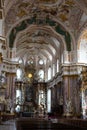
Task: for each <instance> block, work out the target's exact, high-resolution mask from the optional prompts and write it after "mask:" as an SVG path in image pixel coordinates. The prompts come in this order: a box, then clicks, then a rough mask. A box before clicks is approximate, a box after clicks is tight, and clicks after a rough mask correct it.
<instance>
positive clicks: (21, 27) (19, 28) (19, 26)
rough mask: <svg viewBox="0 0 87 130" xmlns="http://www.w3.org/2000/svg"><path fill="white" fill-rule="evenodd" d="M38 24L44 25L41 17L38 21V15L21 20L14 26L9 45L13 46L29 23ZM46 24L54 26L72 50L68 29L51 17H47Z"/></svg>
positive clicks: (69, 49) (67, 46)
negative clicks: (18, 35)
mask: <svg viewBox="0 0 87 130" xmlns="http://www.w3.org/2000/svg"><path fill="white" fill-rule="evenodd" d="M31 24H36V25H43V24H44V21H43V20H41V19H39V20H38V23H37V21H36V17H35V16H34V17H31V18H28V19H25V20H23V21H21V22H20V23H19V24H17V25H16V26H15V27H14V28H12V30H11V32H10V35H9V47H10V48H13V44H14V40H15V38H16V36H17V34H18V33H19V32H20V31H23V30H25V29H26V28H27V27H28V26H29V25H31ZM46 25H49V26H50V27H51V28H54V30H55V32H57V33H58V34H60V35H61V36H62V37H63V38H64V40H65V42H66V48H67V51H71V40H72V39H71V36H70V34H69V32H68V31H66V30H65V29H64V28H63V27H62V26H61V25H60V24H59V23H57V22H56V21H55V20H51V18H49V17H47V18H46Z"/></svg>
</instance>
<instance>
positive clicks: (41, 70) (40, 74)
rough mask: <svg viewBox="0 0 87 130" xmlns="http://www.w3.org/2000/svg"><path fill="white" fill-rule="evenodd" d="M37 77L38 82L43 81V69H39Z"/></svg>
mask: <svg viewBox="0 0 87 130" xmlns="http://www.w3.org/2000/svg"><path fill="white" fill-rule="evenodd" d="M39 76H40V80H41V81H42V80H44V70H43V69H40V70H39Z"/></svg>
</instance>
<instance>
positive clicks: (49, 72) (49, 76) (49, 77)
mask: <svg viewBox="0 0 87 130" xmlns="http://www.w3.org/2000/svg"><path fill="white" fill-rule="evenodd" d="M50 79H51V67H49V69H48V80H50Z"/></svg>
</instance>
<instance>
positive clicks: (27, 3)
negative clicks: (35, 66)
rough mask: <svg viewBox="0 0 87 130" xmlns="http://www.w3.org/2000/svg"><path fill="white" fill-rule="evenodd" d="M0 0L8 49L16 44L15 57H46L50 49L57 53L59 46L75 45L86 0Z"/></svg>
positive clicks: (86, 12) (86, 7)
mask: <svg viewBox="0 0 87 130" xmlns="http://www.w3.org/2000/svg"><path fill="white" fill-rule="evenodd" d="M3 3H4V28H5V31H4V35H5V36H6V38H7V39H8V40H7V45H8V46H9V47H10V48H11V49H12V48H14V47H18V49H16V51H17V54H18V55H17V56H18V57H20V56H23V54H26V55H27V56H28V55H38V56H40V55H42V56H43V57H45V58H49V56H51V57H53V56H54V52H55V55H59V52H60V51H59V50H60V49H61V53H62V52H63V51H64V50H67V51H71V50H73V49H75V48H76V43H75V40H76V38H77V36H78V35H79V32H80V30H81V29H82V27H83V25H84V26H85V23H86V21H87V18H84V16H86V14H87V2H86V0H4V2H3ZM33 30H34V31H33ZM44 30H45V31H44ZM54 39H55V40H54ZM42 45H43V47H42ZM52 48H53V50H54V52H53V51H52ZM26 50H27V53H26ZM38 50H39V53H38V54H37V52H38Z"/></svg>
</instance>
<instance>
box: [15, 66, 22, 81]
mask: <svg viewBox="0 0 87 130" xmlns="http://www.w3.org/2000/svg"><path fill="white" fill-rule="evenodd" d="M16 75H17V79H18V80H21V77H22V70H21V69H20V68H18V69H17V72H16Z"/></svg>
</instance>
